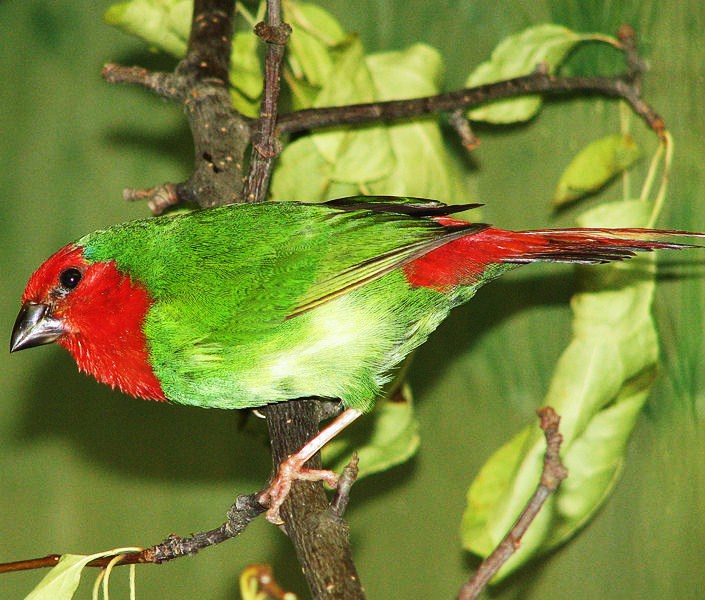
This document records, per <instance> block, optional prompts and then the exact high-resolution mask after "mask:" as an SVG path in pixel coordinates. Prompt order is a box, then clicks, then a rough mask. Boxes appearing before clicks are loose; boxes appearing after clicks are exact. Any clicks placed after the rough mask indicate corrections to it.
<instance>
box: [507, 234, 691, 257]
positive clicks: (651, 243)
mask: <svg viewBox="0 0 705 600" xmlns="http://www.w3.org/2000/svg"><path fill="white" fill-rule="evenodd" d="M496 231H497V232H498V233H499V232H500V231H501V230H496ZM502 233H509V234H510V235H511V236H512V237H514V236H521V238H520V239H521V244H520V245H521V246H523V247H520V248H519V249H518V250H519V253H518V254H516V248H514V249H513V250H514V252H512V253H511V254H510V255H508V256H504V257H501V259H500V260H501V262H509V263H516V264H526V263H530V262H537V261H546V262H569V263H578V264H596V263H606V262H612V261H616V260H624V259H627V258H631V257H632V256H634V255H635V254H636V253H637V252H650V251H652V250H682V249H685V248H696V247H700V246H697V245H693V244H684V243H676V242H669V241H661V240H658V239H655V238H658V237H663V236H674V235H676V236H677V235H682V236H683V235H685V236H696V237H703V234H699V233H689V232H687V231H678V230H666V229H637V228H619V229H558V230H553V231H552V230H535V231H517V232H502ZM498 237H501V236H498ZM517 239H519V238H517ZM500 243H501V242H500Z"/></svg>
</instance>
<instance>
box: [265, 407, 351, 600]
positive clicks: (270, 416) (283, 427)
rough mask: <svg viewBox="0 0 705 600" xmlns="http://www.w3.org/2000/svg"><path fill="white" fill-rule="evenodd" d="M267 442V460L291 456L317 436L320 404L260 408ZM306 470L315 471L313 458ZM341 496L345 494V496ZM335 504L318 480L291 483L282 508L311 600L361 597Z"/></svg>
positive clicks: (316, 463) (317, 462) (317, 459)
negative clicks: (331, 501)
mask: <svg viewBox="0 0 705 600" xmlns="http://www.w3.org/2000/svg"><path fill="white" fill-rule="evenodd" d="M263 412H264V413H265V414H266V417H267V425H268V427H269V436H270V439H271V442H272V461H273V464H274V469H275V472H276V469H277V467H278V466H279V463H281V462H282V461H283V460H285V459H286V458H287V457H288V456H289V455H291V454H294V453H296V452H297V451H298V450H300V449H301V447H302V446H303V445H304V444H305V443H306V442H307V441H308V440H310V439H311V438H312V437H314V436H315V435H316V433H318V422H319V421H320V419H321V401H320V400H319V399H317V398H304V399H301V400H291V401H289V402H282V403H280V404H270V405H269V406H267V407H266V408H264V409H263ZM307 466H308V467H311V468H314V469H316V468H320V467H321V462H320V457H319V456H315V457H314V458H313V459H311V460H310V461H309V462H308V463H307ZM344 493H345V492H344ZM339 508H340V507H339V504H338V503H336V507H335V508H332V507H331V506H330V505H329V503H328V499H327V497H326V494H325V493H324V491H323V484H322V483H321V482H311V481H295V482H294V484H293V486H292V488H291V492H290V493H289V496H288V498H287V500H286V501H285V502H284V504H283V505H282V508H281V516H282V519H283V520H284V526H285V528H286V532H287V534H288V535H289V537H290V538H291V540H292V542H293V544H294V547H295V548H296V554H297V556H298V559H299V563H300V564H301V566H302V569H303V572H304V576H305V577H306V581H307V582H308V584H309V588H310V589H311V595H312V596H313V598H314V599H315V600H319V599H326V600H332V599H341V600H343V599H344V600H349V599H351V600H355V599H361V598H364V592H363V589H362V584H361V583H360V579H359V577H358V575H357V571H356V569H355V564H354V563H353V557H352V552H351V549H350V544H349V540H348V526H347V523H346V522H345V521H344V520H343V519H342V518H341V516H340V510H339Z"/></svg>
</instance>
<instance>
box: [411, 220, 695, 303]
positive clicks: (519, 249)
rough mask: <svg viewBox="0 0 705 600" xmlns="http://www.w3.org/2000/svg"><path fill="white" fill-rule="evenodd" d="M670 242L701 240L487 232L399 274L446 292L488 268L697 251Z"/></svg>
mask: <svg viewBox="0 0 705 600" xmlns="http://www.w3.org/2000/svg"><path fill="white" fill-rule="evenodd" d="M436 220H437V221H438V222H440V223H441V224H443V225H445V226H453V225H454V224H455V223H456V221H455V220H454V219H451V218H448V217H441V218H438V219H436ZM673 236H683V237H691V238H693V237H695V238H705V233H693V232H689V231H679V230H670V229H637V228H618V229H553V230H551V229H548V230H531V231H507V230H503V229H497V228H494V227H488V228H486V229H482V230H480V231H476V232H472V233H470V234H469V235H467V236H463V237H461V238H459V239H455V240H452V241H449V242H448V243H447V244H445V245H444V246H441V247H440V248H436V249H434V250H432V251H430V252H429V253H428V254H425V255H424V256H421V257H420V258H417V259H416V260H414V261H413V262H411V263H409V264H408V265H406V267H405V273H406V276H407V279H408V280H409V282H410V283H411V284H412V285H416V286H421V287H429V288H432V289H436V290H438V291H448V290H449V289H451V288H453V287H455V286H458V285H472V284H475V283H478V282H480V281H481V280H482V279H483V276H485V272H486V270H487V267H489V266H490V265H494V264H502V263H506V264H516V265H522V264H527V263H531V262H561V263H577V264H598V263H607V262H612V261H620V260H625V259H628V258H631V257H632V256H634V255H635V254H637V253H638V252H649V251H652V250H662V249H665V250H682V249H685V248H702V247H703V246H702V245H696V244H690V243H680V242H672V241H668V240H667V239H663V238H668V237H673ZM660 238H661V239H660Z"/></svg>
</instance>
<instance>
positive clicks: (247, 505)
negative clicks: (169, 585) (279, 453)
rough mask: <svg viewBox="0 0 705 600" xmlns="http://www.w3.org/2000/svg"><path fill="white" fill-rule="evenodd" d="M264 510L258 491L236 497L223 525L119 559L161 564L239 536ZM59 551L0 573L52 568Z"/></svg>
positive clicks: (100, 563)
mask: <svg viewBox="0 0 705 600" xmlns="http://www.w3.org/2000/svg"><path fill="white" fill-rule="evenodd" d="M264 511H265V507H264V506H262V505H261V504H259V502H257V494H249V495H241V496H238V497H237V500H235V503H234V504H233V505H232V506H231V507H230V510H228V519H227V521H225V522H224V523H223V524H222V525H221V526H220V527H216V528H215V529H211V530H210V531H204V532H200V533H194V534H192V535H190V536H186V537H180V536H177V535H170V536H169V537H168V538H166V539H165V540H164V541H163V542H161V543H159V544H156V545H155V546H152V547H150V548H145V549H144V550H141V551H140V552H128V553H126V554H124V555H123V556H122V558H121V560H120V564H121V565H131V564H142V563H154V564H159V563H163V562H167V561H170V560H174V559H175V558H180V557H182V556H189V555H192V554H196V553H197V552H198V551H199V550H203V549H204V548H208V547H209V546H213V545H215V544H220V543H222V542H224V541H225V540H229V539H231V538H234V537H237V536H238V535H240V534H241V533H242V532H243V531H244V530H245V528H246V527H247V526H248V525H249V524H250V522H252V520H254V519H255V518H257V517H258V516H259V515H261V514H262V513H263V512H264ZM60 558H61V555H60V554H50V555H48V556H43V557H41V558H33V559H29V560H22V561H15V562H11V563H3V564H0V573H9V572H12V571H27V570H30V569H42V568H45V567H53V566H56V564H57V563H58V562H59V559H60ZM114 558H115V557H113V556H108V557H105V558H100V559H97V560H94V561H91V562H90V563H88V565H87V566H89V567H105V566H107V564H108V563H109V562H110V561H112V560H113V559H114Z"/></svg>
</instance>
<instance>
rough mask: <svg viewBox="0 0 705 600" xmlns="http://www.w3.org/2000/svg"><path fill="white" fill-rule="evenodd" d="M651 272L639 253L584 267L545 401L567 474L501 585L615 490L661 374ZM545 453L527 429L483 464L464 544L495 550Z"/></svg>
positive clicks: (630, 208)
mask: <svg viewBox="0 0 705 600" xmlns="http://www.w3.org/2000/svg"><path fill="white" fill-rule="evenodd" d="M650 210H651V206H650V205H649V204H648V203H645V202H639V201H629V202H618V203H614V204H609V205H603V206H600V207H598V208H597V209H594V210H592V211H590V212H589V213H588V214H587V215H585V216H584V217H583V219H581V222H580V226H582V227H588V226H592V227H605V226H610V227H614V226H632V227H634V226H637V227H638V226H644V225H645V224H646V223H647V222H648V219H649V215H650ZM652 266H653V256H641V257H638V259H634V260H632V261H630V262H629V263H619V264H613V265H609V266H605V267H600V268H594V267H582V268H581V275H582V277H583V288H584V291H582V292H580V293H579V294H577V295H576V296H575V297H574V298H573V300H572V303H571V306H572V309H573V338H572V340H571V342H570V344H569V345H568V347H567V348H566V350H565V351H564V352H563V355H562V356H561V358H560V359H559V361H558V364H557V366H556V369H555V371H554V374H553V378H552V381H551V385H550V388H549V391H548V394H547V396H546V398H545V400H544V405H548V406H552V407H553V408H555V409H556V411H557V412H558V414H559V415H560V416H561V425H560V430H561V433H562V435H563V445H562V447H561V456H562V458H563V461H564V463H565V465H566V466H567V467H568V471H569V476H568V479H567V480H565V481H564V482H563V483H562V485H561V487H560V488H559V490H558V491H557V492H556V494H554V495H553V496H552V497H551V498H550V499H549V501H548V502H547V503H546V505H544V508H543V509H542V511H541V513H540V514H539V517H538V519H537V520H536V521H535V522H534V523H532V525H531V527H530V528H529V530H528V531H527V533H526V535H525V536H524V539H523V540H522V545H521V548H520V549H519V551H518V552H517V553H516V554H515V555H514V556H512V558H511V559H510V560H509V561H508V562H507V563H506V564H505V566H504V567H503V569H502V570H501V571H500V573H499V574H498V576H497V578H496V579H495V580H499V579H502V578H503V577H506V575H507V574H509V573H510V572H512V571H513V570H515V569H516V568H517V567H519V566H520V565H521V564H523V563H524V562H526V561H527V560H528V559H530V558H531V557H533V556H535V555H536V554H537V553H539V552H544V551H546V550H548V549H550V548H552V547H554V546H555V545H557V544H559V543H561V542H563V541H565V540H566V539H567V538H568V537H570V536H571V535H573V534H574V533H575V531H576V530H577V529H578V528H580V527H581V526H582V525H584V524H585V523H586V522H587V521H588V520H589V519H590V517H591V516H592V515H593V514H594V513H595V511H596V510H597V509H598V508H599V507H600V505H601V504H602V502H603V501H604V500H605V498H606V497H607V496H608V494H609V493H610V491H611V490H612V487H613V486H614V483H615V481H616V480H617V478H618V476H619V472H620V469H621V466H622V462H623V458H624V452H625V447H626V444H627V441H628V439H629V436H630V434H631V432H632V430H633V428H634V425H635V423H636V419H637V417H638V415H639V412H640V410H641V408H642V406H643V404H644V402H645V401H646V398H647V395H648V392H649V390H650V388H651V385H652V383H653V380H654V375H655V368H656V361H657V356H658V339H657V334H656V330H655V328H654V323H653V319H652V317H651V302H652V299H653V293H654V280H653V268H652ZM544 452H545V442H544V439H543V435H542V433H541V431H540V430H539V429H538V427H537V426H536V425H530V426H528V427H527V428H525V429H524V430H523V431H521V432H520V433H519V434H517V435H516V436H515V437H514V438H513V439H512V440H510V441H509V442H507V443H506V444H505V445H504V446H502V447H501V448H500V449H499V450H498V451H496V452H495V454H494V455H493V456H492V457H491V458H490V459H489V460H488V461H487V462H486V463H485V465H484V466H483V467H482V469H481V471H480V473H479V474H478V476H477V477H476V478H475V480H474V481H473V483H472V485H471V486H470V489H469V490H468V498H467V507H466V511H465V514H464V516H463V522H462V537H463V544H464V546H465V548H467V549H468V550H470V551H472V552H474V553H476V554H479V555H481V556H487V555H488V554H489V553H490V552H491V551H492V550H493V549H494V548H495V546H496V545H497V544H498V543H499V541H500V540H501V539H502V538H503V537H504V535H505V534H506V532H507V531H508V530H509V529H510V528H511V526H512V525H513V523H514V522H515V520H516V519H517V517H518V516H519V514H520V512H521V511H522V510H523V508H524V506H525V505H526V502H527V501H528V499H529V498H530V497H531V495H532V494H533V492H534V490H535V488H536V485H537V483H538V481H539V477H540V474H541V468H542V457H543V454H544Z"/></svg>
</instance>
